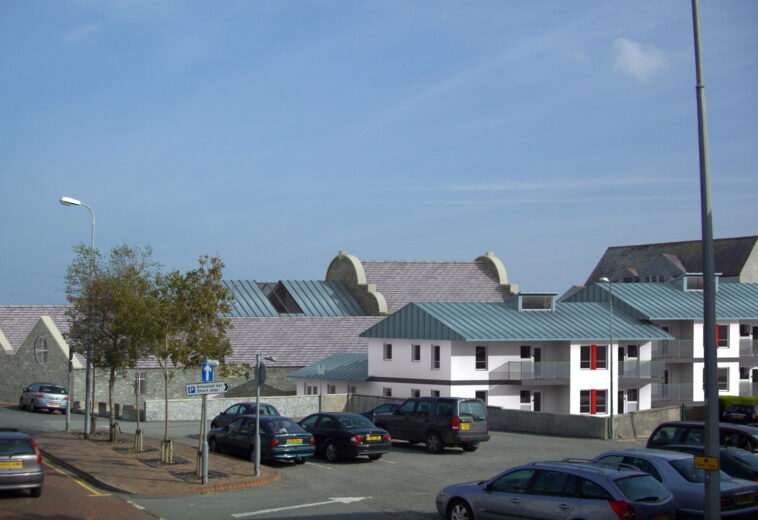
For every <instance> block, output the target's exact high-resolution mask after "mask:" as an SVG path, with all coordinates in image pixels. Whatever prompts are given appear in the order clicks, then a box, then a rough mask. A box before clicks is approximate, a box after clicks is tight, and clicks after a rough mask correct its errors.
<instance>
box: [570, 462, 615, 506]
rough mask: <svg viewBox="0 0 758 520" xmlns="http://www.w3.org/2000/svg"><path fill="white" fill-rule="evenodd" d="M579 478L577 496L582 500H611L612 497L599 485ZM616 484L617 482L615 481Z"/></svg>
mask: <svg viewBox="0 0 758 520" xmlns="http://www.w3.org/2000/svg"><path fill="white" fill-rule="evenodd" d="M607 459H608V457H606V458H604V459H603V460H607ZM578 478H579V496H581V497H582V498H588V499H591V500H613V495H611V494H610V493H608V491H607V490H606V489H605V488H604V487H602V486H600V485H599V484H596V483H595V482H592V481H591V480H587V479H586V478H581V477H578ZM616 482H618V481H616Z"/></svg>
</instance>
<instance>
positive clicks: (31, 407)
mask: <svg viewBox="0 0 758 520" xmlns="http://www.w3.org/2000/svg"><path fill="white" fill-rule="evenodd" d="M29 411H30V412H32V413H34V412H36V411H37V407H36V406H34V399H32V400H31V401H29Z"/></svg>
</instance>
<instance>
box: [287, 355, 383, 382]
mask: <svg viewBox="0 0 758 520" xmlns="http://www.w3.org/2000/svg"><path fill="white" fill-rule="evenodd" d="M319 366H323V367H324V375H323V376H321V375H319V373H318V368H319ZM287 377H292V378H297V379H319V378H321V377H323V378H324V379H329V380H337V381H368V354H366V353H365V352H338V353H337V354H332V355H331V356H329V357H327V358H324V359H322V360H321V361H318V362H316V363H313V364H312V365H308V366H307V367H303V368H301V369H299V370H295V371H294V372H291V373H290V374H288V375H287Z"/></svg>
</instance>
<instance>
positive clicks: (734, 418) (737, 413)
mask: <svg viewBox="0 0 758 520" xmlns="http://www.w3.org/2000/svg"><path fill="white" fill-rule="evenodd" d="M723 420H724V422H728V423H735V424H750V423H758V405H755V404H743V403H737V404H730V405H729V408H727V409H726V411H725V412H724V416H723Z"/></svg>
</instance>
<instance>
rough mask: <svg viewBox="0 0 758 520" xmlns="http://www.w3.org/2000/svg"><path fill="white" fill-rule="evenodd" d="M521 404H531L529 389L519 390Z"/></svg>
mask: <svg viewBox="0 0 758 520" xmlns="http://www.w3.org/2000/svg"><path fill="white" fill-rule="evenodd" d="M521 404H532V392H531V391H530V390H521Z"/></svg>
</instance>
